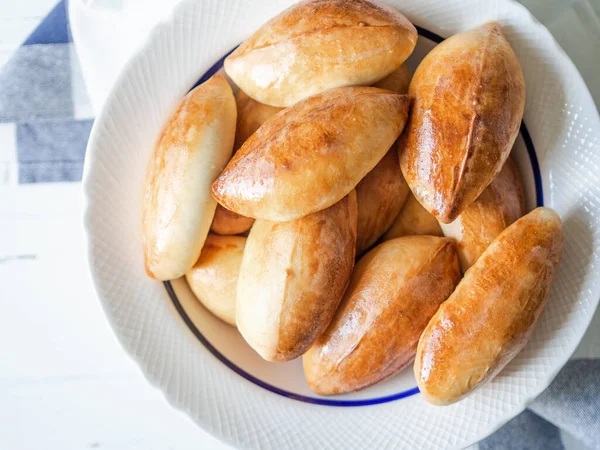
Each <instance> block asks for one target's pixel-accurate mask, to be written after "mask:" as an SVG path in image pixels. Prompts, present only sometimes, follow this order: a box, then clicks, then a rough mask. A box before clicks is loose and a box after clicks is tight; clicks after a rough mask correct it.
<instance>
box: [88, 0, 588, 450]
mask: <svg viewBox="0 0 600 450" xmlns="http://www.w3.org/2000/svg"><path fill="white" fill-rule="evenodd" d="M290 3H291V1H290V0H262V1H251V2H250V1H243V0H202V1H201V0H196V1H184V2H183V3H182V4H181V5H180V6H179V7H178V8H177V9H176V10H175V11H174V13H173V15H172V16H171V17H170V18H168V19H167V20H166V21H164V22H162V23H161V24H159V25H158V26H157V27H156V29H155V30H154V32H153V33H152V34H151V36H150V37H149V38H148V40H147V42H146V43H145V44H144V45H143V46H142V48H141V49H140V50H139V52H138V53H137V54H136V55H135V56H134V57H133V58H132V59H131V61H130V62H129V63H128V64H127V66H126V68H125V69H124V70H123V72H122V74H121V76H120V77H119V79H118V81H117V83H116V85H115V86H114V88H113V90H112V93H111V94H110V96H109V98H108V100H107V102H106V105H105V107H104V109H103V110H102V112H101V114H100V115H99V116H98V118H97V119H96V122H95V124H94V128H93V131H92V135H91V138H90V142H89V145H88V150H87V156H86V162H85V170H84V195H85V199H86V212H85V227H86V231H87V239H88V252H89V263H90V268H91V272H92V276H93V280H94V283H95V286H96V289H97V291H98V296H99V298H100V300H101V302H102V304H103V306H104V310H105V312H106V315H107V317H108V319H109V321H110V323H111V325H112V327H113V329H114V331H115V333H116V335H117V336H118V338H119V340H120V342H121V343H122V345H123V347H124V348H125V349H126V350H127V352H129V354H130V355H131V356H132V357H133V358H134V359H135V360H136V361H137V362H138V363H139V365H140V367H141V368H142V370H143V372H144V373H145V374H146V376H147V377H148V379H149V380H150V381H151V382H152V383H153V384H155V385H157V386H158V387H160V388H161V389H162V390H163V391H164V393H165V396H166V397H167V399H168V400H169V401H170V402H171V403H172V404H173V405H174V406H175V407H177V408H179V409H182V410H184V411H185V412H187V413H188V414H189V415H190V417H192V418H193V419H194V420H195V421H196V422H197V423H198V424H199V425H200V426H201V427H203V428H204V429H206V430H208V431H209V432H211V433H213V434H214V435H216V436H217V437H219V438H221V439H223V440H225V441H226V442H229V443H231V444H233V445H236V446H238V447H244V448H248V447H249V448H259V447H260V448H276V449H280V448H286V449H287V448H294V449H296V448H297V449H312V448H314V449H322V448H341V449H348V448H406V449H413V448H420V449H434V448H435V449H437V448H460V447H464V446H466V445H468V444H470V443H472V442H475V441H477V440H479V439H481V438H483V437H485V436H487V435H488V434H489V433H491V432H492V431H494V430H495V429H497V428H498V427H499V426H501V425H502V424H503V423H505V422H506V421H508V420H509V419H510V418H512V417H513V416H515V415H516V414H518V413H519V412H521V411H522V410H523V409H524V408H525V407H526V405H527V404H528V402H530V401H531V400H533V399H534V398H535V397H536V396H537V395H538V394H539V393H541V392H542V391H543V390H544V389H545V388H546V387H547V386H548V384H549V383H550V382H551V381H552V379H553V378H554V376H555V375H556V374H557V372H558V371H559V370H560V368H561V367H562V366H563V365H564V363H565V362H566V361H567V359H568V358H569V356H570V355H571V353H572V352H573V351H574V349H575V347H576V345H577V343H578V342H579V340H580V339H581V337H582V335H583V333H584V331H585V329H586V327H587V326H588V324H589V321H590V320H591V317H592V315H593V313H594V310H595V309H596V305H597V303H598V298H599V295H600V285H599V283H600V264H599V261H598V258H599V255H600V253H599V247H600V244H599V237H600V236H599V235H598V234H599V230H600V223H599V218H600V188H599V186H600V121H599V119H598V112H597V111H596V108H595V106H594V103H593V101H592V99H591V96H590V94H589V92H588V90H587V88H586V86H585V84H584V83H583V81H582V79H581V76H580V75H579V73H578V72H577V70H576V69H575V67H574V66H573V64H572V63H571V61H570V60H569V59H568V57H567V56H566V55H565V54H564V52H563V51H562V50H561V49H560V48H559V46H558V45H557V44H556V42H555V41H554V39H553V38H552V36H551V35H550V33H549V32H548V31H547V30H546V29H545V28H544V27H543V26H542V25H540V24H539V23H538V22H537V21H536V20H535V19H534V18H533V17H532V16H531V15H530V14H529V13H528V11H527V10H526V9H525V8H524V7H522V6H520V5H518V4H517V3H514V2H512V1H506V0H490V1H475V0H471V1H468V0H455V1H444V2H442V1H439V0H395V1H390V2H389V3H391V4H393V5H395V6H396V7H398V8H399V9H400V10H401V11H402V12H403V13H404V14H405V15H406V16H407V17H408V18H409V19H410V20H412V21H413V23H414V24H415V25H417V26H418V27H420V30H419V31H420V33H421V37H420V39H419V44H418V47H417V50H416V51H415V54H414V55H413V56H412V57H411V59H410V61H409V65H410V66H412V67H413V68H414V67H415V66H416V64H417V63H418V61H419V60H420V58H422V57H423V55H424V54H425V53H426V51H427V50H428V49H429V48H431V47H432V46H433V45H434V42H433V41H435V40H436V39H437V38H436V36H435V35H439V36H444V37H447V36H450V35H452V34H455V33H457V32H460V31H464V30H467V29H469V28H472V27H474V26H476V25H479V24H481V23H483V22H485V21H487V20H492V19H493V20H498V21H500V22H501V23H502V24H503V26H504V30H505V33H506V35H507V37H508V39H509V40H510V42H511V44H512V46H513V48H514V49H515V52H516V54H517V56H518V58H519V61H520V62H521V65H522V67H523V72H524V74H525V81H526V86H527V102H526V107H525V117H524V122H525V124H526V125H527V130H528V131H529V133H528V134H527V133H525V134H523V135H522V136H521V138H519V140H518V142H517V145H516V147H515V150H514V154H515V156H516V157H517V160H518V163H519V166H520V168H521V171H522V173H523V176H524V178H525V182H526V189H527V197H528V206H529V208H532V207H534V206H535V205H536V204H540V203H542V202H543V203H544V204H546V205H547V206H551V207H552V208H554V209H555V210H556V211H557V212H558V213H559V214H560V216H561V217H562V219H563V221H564V227H565V250H564V255H563V260H562V263H561V267H560V271H559V274H558V278H557V281H556V283H555V286H554V289H553V293H552V296H551V298H550V300H549V303H548V306H547V308H546V311H545V313H544V315H543V317H542V319H541V321H540V323H539V324H538V326H537V328H536V330H535V333H534V336H533V338H532V340H531V342H530V343H529V345H527V347H526V348H525V349H524V350H523V351H522V352H521V353H520V354H519V355H518V356H517V357H516V358H515V359H514V360H513V361H512V362H511V363H510V364H509V366H507V368H506V369H505V370H504V371H503V372H502V373H501V374H500V375H499V376H498V377H497V378H496V379H495V380H494V381H493V382H491V383H489V384H487V385H486V386H485V387H483V388H482V389H480V390H479V391H477V392H476V393H475V394H474V395H472V396H470V397H468V398H467V399H465V400H464V401H461V402H459V403H457V404H455V405H452V406H449V407H444V408H439V407H434V406H431V405H429V404H427V403H426V402H425V401H424V400H423V398H421V396H420V395H419V394H417V393H415V389H414V387H415V381H414V378H413V376H412V374H411V372H412V371H411V370H410V369H408V370H405V371H404V372H403V373H401V374H399V375H398V376H396V377H393V378H392V379H390V380H388V381H386V382H385V383H382V384H380V385H377V386H374V387H372V388H369V389H366V390H364V391H362V392H360V393H356V394H348V395H344V396H339V397H335V398H333V399H323V398H320V397H318V396H316V395H314V394H312V393H311V392H310V390H308V388H307V386H306V383H305V382H304V380H303V378H302V373H301V368H300V364H299V363H298V362H297V361H295V362H291V363H286V364H280V365H275V364H268V363H265V362H263V361H261V360H260V358H258V357H257V356H256V355H254V354H253V352H252V351H251V350H250V349H249V348H248V347H247V346H246V345H245V343H244V342H243V340H242V339H241V338H240V337H239V335H237V333H236V332H235V330H234V329H233V328H231V327H228V326H226V325H223V324H222V323H220V322H219V321H217V320H216V319H214V318H213V317H212V316H211V315H210V314H208V313H207V312H206V310H204V309H203V308H202V307H201V306H200V305H199V304H198V303H197V302H196V301H195V300H194V298H193V297H192V296H191V294H190V292H189V289H188V287H187V285H186V284H185V282H184V281H182V280H178V281H176V282H174V283H173V284H169V285H165V284H163V283H160V282H157V281H153V280H151V279H149V278H148V277H147V276H146V274H145V272H144V266H143V258H142V244H141V205H142V196H143V188H144V176H145V171H146V166H147V162H148V160H149V157H150V154H151V151H152V148H153V145H154V142H155V141H156V138H157V137H158V133H159V131H160V128H161V126H162V124H163V123H164V122H165V120H166V119H167V117H168V116H169V114H170V113H171V112H172V111H173V110H174V108H175V106H176V104H177V102H178V101H179V99H180V98H181V97H182V96H183V95H184V94H185V93H186V92H187V91H188V90H189V89H190V87H192V86H193V85H194V83H195V82H196V81H197V80H198V79H200V78H201V77H202V76H203V75H204V74H206V73H207V71H209V70H210V69H211V68H213V70H216V69H217V68H218V65H217V66H214V65H215V63H216V62H218V61H219V59H221V58H222V57H223V56H224V55H225V54H227V53H228V52H229V51H230V50H231V49H233V48H234V47H235V46H236V45H238V44H239V43H240V42H241V41H243V40H244V39H245V38H246V37H247V36H249V35H250V34H251V33H252V32H253V31H254V30H255V29H256V28H258V26H259V25H261V24H262V23H263V22H264V21H266V20H267V19H269V18H270V17H272V16H273V15H275V14H276V13H278V12H279V11H281V10H282V9H284V8H285V7H287V6H288V5H289V4H290ZM522 131H525V129H523V130H522ZM528 135H529V136H528ZM538 165H539V169H538V167H537V166H538ZM536 176H537V178H536Z"/></svg>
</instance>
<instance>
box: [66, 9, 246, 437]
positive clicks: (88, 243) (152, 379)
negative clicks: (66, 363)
mask: <svg viewBox="0 0 600 450" xmlns="http://www.w3.org/2000/svg"><path fill="white" fill-rule="evenodd" d="M193 3H195V0H182V1H181V2H180V3H179V4H177V5H176V6H175V7H174V8H173V10H172V11H171V12H170V13H169V14H168V15H167V16H164V17H163V18H162V19H161V20H160V21H159V22H158V23H157V24H156V25H155V26H154V27H153V28H152V30H151V31H150V34H149V35H148V36H147V38H146V39H145V40H144V41H142V42H141V43H140V45H138V46H137V48H136V50H135V51H134V52H133V54H132V56H131V58H129V60H128V61H127V62H126V63H125V65H124V66H123V69H122V70H121V72H120V73H119V75H118V76H117V79H116V80H115V82H114V84H113V86H112V87H111V89H110V91H109V93H108V95H107V97H106V100H105V102H104V105H103V108H102V111H100V113H99V114H98V115H97V116H96V118H95V120H94V124H93V125H92V129H91V131H90V136H89V139H88V144H87V146H86V152H85V160H84V165H83V174H82V177H81V184H82V194H83V199H82V210H83V213H82V218H83V228H84V232H85V239H84V252H85V259H86V261H87V263H88V270H89V274H90V278H91V280H92V284H93V286H94V291H95V292H96V296H97V297H98V301H99V303H100V306H101V308H102V311H103V312H104V316H105V318H106V320H107V321H108V323H109V325H110V327H111V329H112V330H113V332H114V334H115V337H116V339H117V342H118V344H119V345H120V347H121V348H122V349H123V350H124V351H125V353H126V354H127V356H128V357H129V358H130V359H131V360H132V361H133V362H135V365H136V367H137V369H138V370H139V372H140V373H141V374H142V376H143V377H144V379H145V380H146V381H148V383H149V384H150V385H151V386H152V387H153V388H154V389H156V390H157V391H158V392H160V394H161V395H162V397H163V398H164V399H165V400H166V402H167V403H168V404H169V405H170V406H171V407H172V408H173V409H175V410H177V411H180V412H183V413H184V414H185V415H186V416H187V417H188V418H189V419H190V420H192V421H193V422H194V424H196V425H197V426H198V427H199V428H200V429H202V430H203V431H204V432H206V433H208V434H210V435H211V436H212V437H214V438H215V439H217V440H218V441H220V442H221V443H223V444H225V445H229V446H231V447H234V448H236V447H238V443H237V442H236V441H235V440H233V439H231V438H229V436H226V435H225V434H223V433H221V432H220V431H219V430H217V429H215V428H214V427H212V426H210V425H209V424H207V423H205V422H201V421H199V420H195V419H194V416H195V414H194V412H193V411H192V409H191V408H190V407H188V406H186V405H185V403H183V402H180V401H178V400H177V398H176V396H175V395H173V394H172V393H171V392H169V391H168V390H167V389H165V388H164V386H163V383H161V380H160V379H159V377H157V376H156V375H155V374H154V373H153V371H152V370H150V368H149V367H148V364H146V363H145V362H144V361H143V360H141V359H140V358H138V356H137V355H136V353H135V351H134V350H133V349H132V348H129V346H128V344H127V343H126V342H124V340H123V339H122V337H121V336H120V335H119V333H118V332H117V331H116V330H119V329H120V327H119V326H118V325H117V324H116V323H115V321H114V320H113V318H112V316H111V315H110V314H109V313H108V311H107V309H106V306H105V304H104V302H103V301H102V300H101V299H100V295H99V292H98V285H99V281H98V276H97V274H96V272H95V270H93V264H92V263H93V255H92V252H91V249H92V246H93V243H92V237H91V234H90V233H89V230H90V227H91V205H90V201H89V198H90V176H91V169H90V168H91V166H92V162H90V161H93V160H94V159H95V158H96V155H95V153H94V151H93V143H94V142H95V140H96V134H97V133H98V126H99V125H98V124H99V123H101V122H102V120H101V119H102V117H103V116H104V115H105V114H106V106H107V105H109V104H111V103H112V102H113V101H114V99H115V98H117V97H118V95H119V94H118V93H119V90H120V89H121V85H123V84H124V82H125V80H126V79H127V76H128V72H129V71H130V69H131V68H132V67H135V66H136V64H138V61H140V60H141V59H142V58H143V57H144V55H145V53H146V52H147V51H148V49H149V48H150V45H149V44H150V43H151V42H154V41H155V40H157V39H158V38H159V36H160V35H161V34H162V33H164V32H165V31H166V30H167V29H168V28H169V27H170V26H171V25H172V23H173V22H174V20H175V18H176V17H177V15H178V14H180V11H185V10H186V9H187V8H188V7H189V5H190V4H193ZM76 51H77V50H76ZM157 283H158V282H157ZM171 307H172V308H173V312H174V313H176V311H175V308H174V307H173V306H171Z"/></svg>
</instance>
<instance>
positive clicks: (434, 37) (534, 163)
mask: <svg viewBox="0 0 600 450" xmlns="http://www.w3.org/2000/svg"><path fill="white" fill-rule="evenodd" d="M416 29H417V31H418V33H419V36H422V37H424V38H426V39H429V40H431V41H434V42H436V43H438V44H439V43H440V42H442V41H443V40H444V38H443V37H441V36H440V35H438V34H435V33H432V32H431V31H429V30H426V29H424V28H421V27H419V26H416ZM236 48H237V47H236ZM234 50H235V48H234V49H232V50H231V51H230V52H228V53H227V54H226V55H224V56H223V57H222V58H220V59H219V60H218V61H217V62H216V63H215V64H214V65H213V66H212V67H211V68H210V69H208V71H207V72H206V73H205V74H204V75H203V76H202V77H201V78H200V79H199V80H198V81H197V82H196V83H195V84H194V86H192V88H191V89H193V88H195V87H196V86H198V85H200V84H202V83H204V82H205V81H207V80H208V79H209V78H210V77H212V76H213V75H214V74H215V73H217V72H218V71H219V69H220V68H221V67H222V66H223V61H224V60H225V58H226V57H227V56H229V55H230V54H231V53H232V52H233V51H234ZM191 89H190V90H191ZM520 132H521V135H522V136H523V141H524V142H525V146H526V148H527V153H528V155H529V160H530V161H531V168H532V170H533V177H534V180H535V190H536V203H537V206H543V205H544V195H543V192H542V177H541V174H540V167H539V164H538V160H537V155H536V153H535V148H534V146H533V141H532V139H531V136H530V134H529V131H528V130H527V127H526V126H525V123H524V122H521V129H520ZM164 285H165V289H166V290H167V293H168V294H169V297H170V298H171V301H172V302H173V306H175V309H176V310H177V312H178V313H179V315H180V316H181V318H182V319H183V321H184V322H185V324H186V325H187V326H188V328H189V329H190V331H191V332H192V333H193V334H194V336H196V338H197V339H198V340H199V341H200V342H201V343H202V344H203V345H204V346H205V347H206V348H207V349H208V351H209V352H210V353H212V354H213V356H215V358H217V359H218V360H219V361H221V362H222V363H223V364H225V366H227V367H229V368H230V369H231V370H233V371H234V372H235V373H237V374H238V375H240V376H241V377H242V378H244V379H246V380H248V381H250V382H252V383H254V384H256V385H257V386H260V387H262V388H263V389H266V390H268V391H270V392H273V393H274V394H277V395H281V396H282V397H286V398H289V399H292V400H298V401H301V402H305V403H310V404H313V405H324V406H338V407H356V406H370V405H378V404H381V403H387V402H392V401H395V400H400V399H403V398H406V397H410V396H412V395H415V394H418V393H419V388H417V387H414V388H412V389H408V390H406V391H402V392H398V393H396V394H392V395H387V396H384V397H376V398H370V399H365V400H333V399H328V398H318V397H308V396H305V395H299V394H295V393H293V392H289V391H286V390H284V389H281V388H278V387H276V386H273V385H271V384H269V383H266V382H264V381H262V380H260V379H258V378H256V377H255V376H254V375H251V374H249V373H248V372H246V371H245V370H243V369H242V368H240V367H239V366H237V365H236V364H234V363H233V362H232V361H230V360H229V359H227V358H226V357H225V356H224V355H223V354H222V353H221V352H219V350H217V349H216V348H215V347H214V346H213V345H212V344H211V343H210V342H209V341H208V339H206V337H204V335H203V334H202V333H201V332H200V330H198V328H196V325H194V323H193V322H192V320H191V319H190V318H189V316H188V315H187V313H186V312H185V310H184V309H183V306H181V303H180V302H179V299H178V298H177V294H176V293H175V290H174V289H173V286H172V285H171V282H170V281H165V282H164Z"/></svg>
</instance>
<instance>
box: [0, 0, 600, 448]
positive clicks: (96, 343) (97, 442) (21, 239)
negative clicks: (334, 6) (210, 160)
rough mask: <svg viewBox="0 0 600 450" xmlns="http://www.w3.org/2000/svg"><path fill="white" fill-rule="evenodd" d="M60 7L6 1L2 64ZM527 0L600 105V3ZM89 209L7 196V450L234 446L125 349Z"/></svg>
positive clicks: (42, 195)
mask: <svg viewBox="0 0 600 450" xmlns="http://www.w3.org/2000/svg"><path fill="white" fill-rule="evenodd" d="M55 1H56V0H17V1H14V0H0V66H1V65H2V64H3V63H4V62H5V61H6V60H7V59H8V57H9V56H10V53H11V52H12V51H13V50H14V48H16V47H17V46H18V45H19V44H20V43H21V42H22V41H23V39H24V38H25V37H26V36H27V35H28V34H29V33H30V32H31V31H32V30H33V29H34V28H35V27H36V26H37V24H38V23H39V22H40V21H41V19H42V18H43V17H44V16H45V15H46V14H47V13H48V12H49V11H50V9H51V8H52V7H53V6H54V4H55ZM115 1H116V0H115ZM524 3H525V4H526V5H527V6H528V7H530V8H531V9H532V11H533V12H534V14H535V15H536V16H537V17H538V18H539V19H540V20H541V21H542V22H544V23H545V24H546V25H548V26H549V28H550V30H551V31H552V32H553V33H554V35H555V36H556V37H557V39H558V40H559V42H560V43H561V45H563V47H564V48H565V50H567V52H568V53H569V54H570V55H571V57H572V58H573V59H574V61H575V63H576V64H577V65H578V66H579V68H580V70H581V71H582V72H584V77H585V78H586V81H587V82H588V85H589V87H590V88H591V90H592V92H593V93H594V94H595V95H596V101H597V102H598V101H599V100H600V99H599V98H598V94H600V77H597V76H596V74H597V64H598V62H597V58H588V57H586V52H588V53H587V55H589V54H590V53H589V52H596V53H595V54H596V55H598V53H597V51H598V49H592V48H588V47H589V44H588V42H587V41H586V39H585V37H586V30H587V31H588V32H589V30H590V29H593V30H595V31H594V32H600V23H598V19H597V18H598V11H600V1H599V0H587V1H584V0H582V1H571V0H530V1H524ZM594 11H595V13H594ZM578 23H579V24H580V25H579V26H577V24H578ZM586 74H592V75H588V76H586ZM0 125H1V124H0ZM2 132H3V128H2V127H1V126H0V133H2ZM11 158H12V159H11ZM2 160H4V161H9V162H10V161H12V162H13V163H14V162H15V161H16V156H15V151H14V149H13V148H2V149H0V161H2ZM15 165H16V164H15ZM81 205H82V198H81V193H80V184H79V183H72V184H35V185H24V186H18V187H10V186H9V187H5V188H0V230H2V232H3V233H2V236H0V305H1V306H2V310H1V313H0V449H7V450H8V449H10V450H19V449H89V448H92V449H93V448H100V449H118V450H123V449H132V450H134V449H192V448H194V449H196V448H206V449H219V448H228V447H227V446H225V445H224V444H221V443H220V442H218V441H217V440H215V439H214V438H213V437H211V436H209V435H207V434H206V433H204V432H203V431H202V430H201V429H199V428H198V427H197V426H196V425H194V424H193V423H192V422H191V421H190V420H189V419H188V418H187V417H186V416H184V415H183V414H182V413H180V412H178V411H176V410H174V409H173V408H171V407H170V406H169V405H168V404H167V403H166V401H165V400H164V398H163V396H162V394H161V393H160V392H159V391H157V390H156V389H154V388H153V387H151V386H150V385H149V384H148V382H147V381H146V380H145V379H144V377H143V376H142V374H141V372H140V371H139V369H138V368H137V366H136V365H135V364H134V363H133V362H132V361H131V360H130V359H129V357H128V356H126V355H125V353H124V352H123V351H122V349H121V348H120V346H119V344H118V343H117V341H116V339H115V337H114V336H113V334H112V332H111V330H110V329H109V327H108V324H107V323H106V321H105V319H104V317H103V313H102V311H101V307H100V304H99V302H98V300H97V299H96V296H95V293H94V291H93V288H92V285H91V282H90V279H89V275H88V269H87V266H86V262H85V259H84V257H83V253H84V238H83V231H82V225H81ZM15 287H18V288H15Z"/></svg>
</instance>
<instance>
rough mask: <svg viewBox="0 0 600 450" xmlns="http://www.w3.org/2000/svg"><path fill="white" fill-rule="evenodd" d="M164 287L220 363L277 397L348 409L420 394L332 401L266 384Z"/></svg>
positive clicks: (167, 284)
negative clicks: (223, 347)
mask: <svg viewBox="0 0 600 450" xmlns="http://www.w3.org/2000/svg"><path fill="white" fill-rule="evenodd" d="M164 285H165V289H166V290H167V293H168V294H169V297H170V298H171V301H172V302H173V305H174V306H175V309H176V310H177V312H178V313H179V314H180V315H181V318H182V319H183V321H184V322H185V324H186V325H187V326H188V328H189V329H190V330H191V332H192V333H193V334H194V336H196V337H197V338H198V340H199V341H200V342H201V343H202V344H203V345H204V346H205V347H206V348H207V349H208V351H209V352H211V353H212V354H213V355H214V356H215V358H217V359H218V360H219V361H221V362H222V363H223V364H225V365H226V366H227V367H229V368H230V369H231V370H233V371H234V372H235V373H237V374H238V375H240V376H241V377H243V378H245V379H246V380H248V381H250V382H252V383H254V384H256V385H257V386H260V387H262V388H264V389H266V390H267V391H271V392H273V393H275V394H277V395H281V396H282V397H287V398H290V399H292V400H299V401H301V402H305V403H312V404H313V405H325V406H346V407H348V406H350V407H351V406H367V405H377V404H380V403H387V402H392V401H394V400H399V399H401V398H406V397H410V396H411V395H415V394H418V393H419V389H418V388H416V387H415V388H412V389H408V390H406V391H402V392H399V393H397V394H392V395H387V396H385V397H377V398H370V399H365V400H332V399H326V398H317V397H308V396H305V395H300V394H295V393H293V392H290V391H286V390H284V389H281V388H278V387H275V386H273V385H271V384H269V383H266V382H264V381H262V380H260V379H258V378H256V377H255V376H254V375H251V374H249V373H248V372H246V371H245V370H244V369H242V368H241V367H239V366H237V365H236V364H235V363H233V362H232V361H230V360H229V359H227V358H226V357H225V356H224V355H223V354H222V353H221V352H219V350H217V349H216V348H215V347H214V346H213V345H212V344H211V343H210V342H209V341H208V339H206V337H204V335H203V334H202V333H201V332H200V330H198V328H196V325H194V323H193V322H192V320H191V319H190V317H189V316H188V315H187V313H186V312H185V310H184V309H183V306H181V303H180V302H179V299H178V298H177V294H176V293H175V290H174V289H173V286H172V285H171V282H170V281H165V282H164Z"/></svg>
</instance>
